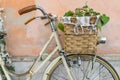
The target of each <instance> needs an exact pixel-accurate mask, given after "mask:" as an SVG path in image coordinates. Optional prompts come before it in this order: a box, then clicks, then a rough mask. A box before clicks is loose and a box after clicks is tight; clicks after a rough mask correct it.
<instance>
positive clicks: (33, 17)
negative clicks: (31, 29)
mask: <svg viewBox="0 0 120 80" xmlns="http://www.w3.org/2000/svg"><path fill="white" fill-rule="evenodd" d="M34 19H36V17H32V18H31V19H29V20H27V21H26V22H25V23H24V24H25V25H27V24H28V23H29V22H31V21H32V20H34Z"/></svg>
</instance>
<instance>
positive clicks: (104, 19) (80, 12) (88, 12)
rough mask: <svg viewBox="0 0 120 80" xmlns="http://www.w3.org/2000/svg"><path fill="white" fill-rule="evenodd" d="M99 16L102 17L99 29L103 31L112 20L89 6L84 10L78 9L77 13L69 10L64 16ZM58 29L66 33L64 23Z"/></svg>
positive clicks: (83, 8) (84, 7)
mask: <svg viewBox="0 0 120 80" xmlns="http://www.w3.org/2000/svg"><path fill="white" fill-rule="evenodd" d="M97 15H100V20H99V22H98V25H97V27H98V29H99V30H101V29H102V27H103V26H104V25H105V24H107V23H108V22H109V20H110V18H109V17H108V16H107V15H106V14H100V13H99V12H97V11H95V10H94V9H92V8H90V7H89V6H88V5H85V6H83V7H82V8H76V9H75V12H73V11H70V10H69V11H68V12H66V13H65V14H64V16H66V17H68V16H71V17H76V16H78V17H81V16H97ZM58 27H59V29H60V30H62V31H64V26H63V24H62V23H60V24H58Z"/></svg>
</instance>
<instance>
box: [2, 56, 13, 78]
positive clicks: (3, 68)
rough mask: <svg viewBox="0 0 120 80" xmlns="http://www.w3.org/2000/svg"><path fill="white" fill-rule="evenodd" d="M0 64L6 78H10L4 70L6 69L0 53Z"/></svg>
mask: <svg viewBox="0 0 120 80" xmlns="http://www.w3.org/2000/svg"><path fill="white" fill-rule="evenodd" d="M0 66H1V67H2V70H3V72H4V74H5V76H6V78H7V80H11V78H10V76H9V74H8V72H7V71H6V69H5V67H4V61H3V60H2V57H1V55H0ZM1 78H2V77H0V80H2V79H1Z"/></svg>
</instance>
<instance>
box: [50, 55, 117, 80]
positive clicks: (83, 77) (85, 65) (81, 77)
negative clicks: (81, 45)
mask: <svg viewBox="0 0 120 80" xmlns="http://www.w3.org/2000/svg"><path fill="white" fill-rule="evenodd" d="M77 56H78V55H77ZM77 56H70V57H68V59H70V66H71V67H70V70H71V72H72V73H73V75H74V76H75V77H76V80H119V77H118V78H116V77H115V75H117V73H116V72H115V71H114V69H113V68H112V66H109V67H108V65H109V64H108V63H106V62H105V61H104V60H103V59H101V58H98V57H96V58H95V59H94V56H92V55H79V56H80V59H81V62H80V63H78V60H77ZM111 70H112V71H111ZM113 71H114V72H113ZM115 73H116V74H115ZM48 80H70V79H69V76H68V74H67V72H66V70H65V67H64V65H63V64H62V63H61V61H60V62H59V64H57V65H56V66H55V67H54V69H52V73H51V74H50V79H48Z"/></svg>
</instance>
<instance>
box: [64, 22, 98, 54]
mask: <svg viewBox="0 0 120 80" xmlns="http://www.w3.org/2000/svg"><path fill="white" fill-rule="evenodd" d="M74 27H75V26H74V25H72V24H64V33H65V40H64V42H65V47H64V48H65V52H67V53H77V54H78V53H84V54H85V53H86V54H88V53H89V54H90V53H95V52H96V51H97V40H98V39H97V38H98V36H97V34H98V30H97V29H96V30H92V32H90V31H89V30H88V28H89V27H91V26H84V27H83V30H84V33H82V29H81V27H80V26H79V27H78V30H79V32H80V34H78V35H76V34H75V33H74Z"/></svg>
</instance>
